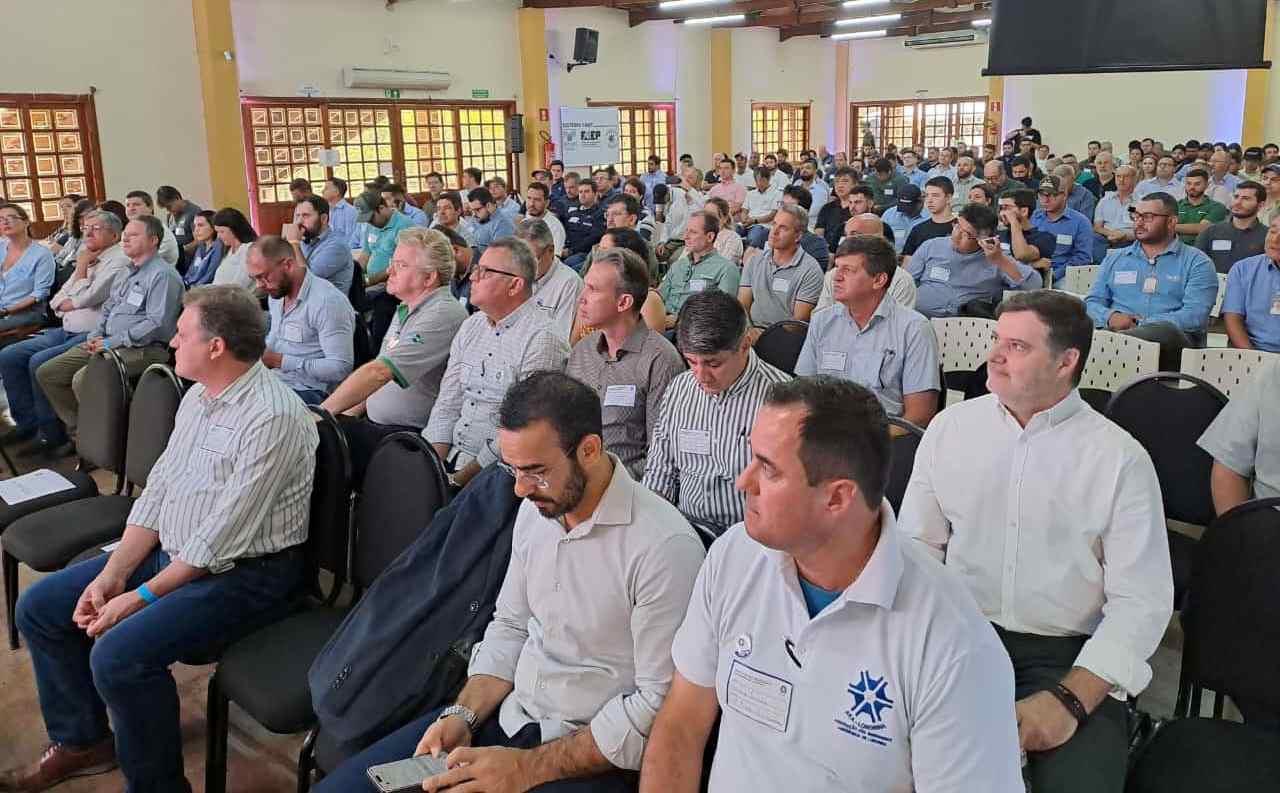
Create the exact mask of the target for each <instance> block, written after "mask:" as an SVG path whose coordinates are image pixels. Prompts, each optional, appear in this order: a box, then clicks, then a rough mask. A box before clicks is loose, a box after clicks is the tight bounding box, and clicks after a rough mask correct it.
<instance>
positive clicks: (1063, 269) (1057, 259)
mask: <svg viewBox="0 0 1280 793" xmlns="http://www.w3.org/2000/svg"><path fill="white" fill-rule="evenodd" d="M1070 186H1074V187H1079V185H1072V183H1071V182H1068V181H1066V180H1064V179H1063V178H1062V177H1061V176H1046V177H1045V178H1044V179H1042V180H1040V187H1039V190H1038V192H1039V193H1040V208H1039V209H1037V210H1036V212H1035V214H1034V215H1032V216H1031V225H1032V226H1035V227H1036V228H1037V229H1039V230H1040V231H1043V232H1046V233H1049V234H1052V235H1053V236H1054V239H1055V240H1056V241H1057V243H1058V244H1057V247H1055V248H1054V249H1053V259H1052V261H1053V280H1055V281H1057V280H1060V279H1061V278H1063V277H1064V276H1066V274H1067V268H1068V267H1075V266H1077V265H1082V264H1090V263H1092V262H1093V253H1092V251H1091V248H1092V246H1093V223H1091V222H1090V221H1089V218H1087V217H1085V216H1084V215H1082V214H1080V213H1079V212H1077V211H1076V210H1074V209H1072V208H1071V207H1069V206H1067V192H1068V190H1069V189H1070ZM1080 189H1081V190H1084V188H1082V187H1081V188H1080ZM1085 192H1086V193H1087V192H1089V191H1088V190H1085ZM1091 197H1092V196H1091ZM1046 286H1048V284H1046Z"/></svg>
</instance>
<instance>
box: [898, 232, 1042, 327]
mask: <svg viewBox="0 0 1280 793" xmlns="http://www.w3.org/2000/svg"><path fill="white" fill-rule="evenodd" d="M1010 258H1011V259H1012V257H1010ZM1014 264H1016V265H1017V266H1018V272H1019V273H1020V274H1021V275H1022V278H1021V279H1019V280H1014V279H1012V278H1010V277H1009V276H1007V275H1005V273H1004V271H1003V270H1001V269H1000V268H999V267H996V266H995V265H994V264H992V263H991V262H990V261H989V260H988V259H987V256H986V254H984V253H983V252H982V251H981V250H978V251H975V252H973V253H958V252H957V251H956V249H955V248H953V247H952V246H951V238H950V237H938V238H936V239H932V240H926V241H925V242H924V243H923V244H922V245H921V246H920V247H919V248H917V249H916V252H915V255H913V256H912V257H911V261H910V262H908V263H907V271H908V272H910V273H911V277H912V278H914V279H915V282H916V310H917V311H919V312H920V313H921V314H924V315H925V316H926V317H954V316H956V315H957V314H959V313H960V307H961V306H963V305H964V304H965V303H968V302H969V301H971V300H991V301H993V302H995V303H999V302H1000V300H1001V299H1002V298H1003V297H1004V290H1006V289H1023V290H1031V289H1033V288H1034V286H1033V284H1039V283H1040V274H1039V273H1037V272H1036V271H1035V270H1033V269H1032V268H1031V266H1030V265H1028V264H1023V263H1022V262H1018V261H1015V262H1014Z"/></svg>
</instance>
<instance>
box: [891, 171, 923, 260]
mask: <svg viewBox="0 0 1280 793" xmlns="http://www.w3.org/2000/svg"><path fill="white" fill-rule="evenodd" d="M882 218H883V220H884V224H885V225H886V226H888V227H889V228H891V229H893V247H894V249H895V250H896V251H897V252H898V253H902V246H903V245H905V244H906V242H907V235H908V234H910V233H911V230H912V229H913V228H915V227H916V226H918V225H920V224H921V223H923V222H925V221H926V220H928V218H929V216H928V215H926V214H925V213H924V194H923V193H921V192H920V188H919V187H916V186H915V185H913V184H906V185H903V186H902V188H901V189H900V190H899V191H898V201H897V203H895V204H894V205H893V206H891V207H889V208H888V209H886V210H885V212H884V215H883V216H882Z"/></svg>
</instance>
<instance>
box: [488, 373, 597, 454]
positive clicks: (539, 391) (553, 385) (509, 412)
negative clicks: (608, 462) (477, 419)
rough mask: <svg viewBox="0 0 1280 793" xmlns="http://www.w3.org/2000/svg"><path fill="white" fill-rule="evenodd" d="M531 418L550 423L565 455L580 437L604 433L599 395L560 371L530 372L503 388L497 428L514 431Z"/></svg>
mask: <svg viewBox="0 0 1280 793" xmlns="http://www.w3.org/2000/svg"><path fill="white" fill-rule="evenodd" d="M535 421H545V422H547V423H548V424H550V425H551V429H552V430H554V431H555V433H556V436H557V437H558V438H559V439H560V448H561V450H563V451H564V453H565V454H566V455H569V456H572V455H573V453H574V451H575V450H576V449H577V448H578V444H580V443H582V439H583V438H585V437H587V436H588V435H603V434H604V429H603V420H602V419H601V417H600V397H599V396H597V395H596V392H595V390H593V389H592V388H591V387H590V386H588V385H587V384H585V383H583V382H581V381H579V380H575V379H573V378H572V377H570V376H569V375H567V374H564V373H563V372H554V371H548V370H543V371H539V372H534V373H533V374H531V375H529V376H528V377H526V378H524V379H523V380H518V381H516V383H514V384H513V385H512V386H511V387H510V388H508V389H507V393H506V395H505V396H503V398H502V405H501V406H500V407H499V408H498V427H500V428H501V429H504V430H507V431H517V430H522V429H524V428H526V427H528V426H529V425H530V424H532V423H534V422H535Z"/></svg>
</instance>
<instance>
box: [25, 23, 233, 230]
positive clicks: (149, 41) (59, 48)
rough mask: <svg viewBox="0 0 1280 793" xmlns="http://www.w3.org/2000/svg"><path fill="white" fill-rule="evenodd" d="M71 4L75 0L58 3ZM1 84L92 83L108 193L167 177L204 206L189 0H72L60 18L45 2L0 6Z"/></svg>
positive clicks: (75, 87) (53, 89)
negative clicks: (125, 2)
mask: <svg viewBox="0 0 1280 793" xmlns="http://www.w3.org/2000/svg"><path fill="white" fill-rule="evenodd" d="M66 5H71V4H64V6H66ZM3 8H4V17H5V19H4V27H5V29H6V30H7V31H9V34H8V35H6V36H5V41H4V63H5V64H7V65H8V68H5V69H2V70H0V93H33V92H34V93H59V94H87V93H89V87H90V86H91V85H92V86H95V87H96V88H97V89H98V92H97V95H96V96H95V97H94V102H95V104H96V105H97V116H98V138H99V141H100V142H101V144H102V165H103V172H104V175H105V182H106V189H107V195H108V196H110V197H112V198H116V199H123V198H124V194H125V193H127V192H128V191H130V190H134V189H143V190H147V191H148V192H152V193H154V192H155V189H156V187H158V186H160V185H162V184H171V185H174V186H175V187H177V188H178V189H179V190H181V191H182V192H183V194H184V195H186V196H187V197H189V198H191V199H192V200H193V201H195V202H196V203H197V204H200V205H201V206H208V203H209V200H210V195H211V189H210V187H209V158H208V154H207V152H208V146H207V145H206V142H205V131H204V129H205V128H204V108H203V106H202V104H201V99H200V78H199V72H198V70H197V66H196V56H195V32H194V28H193V23H192V18H191V4H190V3H189V2H180V1H179V0H132V2H131V3H130V5H129V8H128V13H127V14H122V9H121V8H120V7H119V6H116V5H111V4H108V3H90V2H77V3H75V4H74V8H65V7H64V8H62V10H61V11H60V12H59V13H58V16H57V18H56V21H54V20H53V18H52V17H50V11H51V9H50V6H49V5H48V4H46V3H35V2H8V3H5V4H4V6H3Z"/></svg>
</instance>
